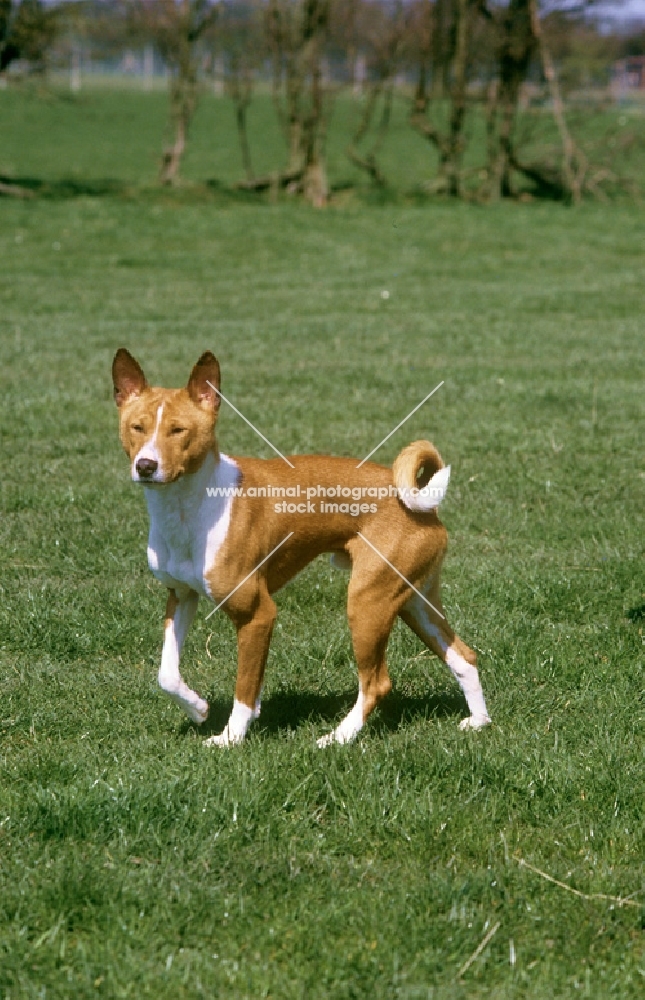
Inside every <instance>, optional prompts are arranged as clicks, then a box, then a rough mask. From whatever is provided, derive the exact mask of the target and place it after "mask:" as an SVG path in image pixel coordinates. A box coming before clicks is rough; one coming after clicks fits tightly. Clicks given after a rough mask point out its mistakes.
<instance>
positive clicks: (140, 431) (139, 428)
mask: <svg viewBox="0 0 645 1000" xmlns="http://www.w3.org/2000/svg"><path fill="white" fill-rule="evenodd" d="M132 430H133V431H136V432H137V434H143V427H142V426H141V424H132Z"/></svg>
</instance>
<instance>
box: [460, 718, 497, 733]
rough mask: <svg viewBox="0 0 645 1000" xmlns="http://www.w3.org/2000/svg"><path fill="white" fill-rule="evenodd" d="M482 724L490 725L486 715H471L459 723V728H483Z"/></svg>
mask: <svg viewBox="0 0 645 1000" xmlns="http://www.w3.org/2000/svg"><path fill="white" fill-rule="evenodd" d="M484 726H490V719H489V718H488V716H487V715H471V716H469V717H468V718H467V719H462V720H461V722H460V723H459V728H460V729H462V730H467V729H483V728H484Z"/></svg>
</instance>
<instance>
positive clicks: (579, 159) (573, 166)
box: [529, 0, 587, 205]
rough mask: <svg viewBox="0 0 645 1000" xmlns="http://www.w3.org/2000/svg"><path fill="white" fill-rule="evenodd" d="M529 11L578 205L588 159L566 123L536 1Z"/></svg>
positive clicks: (566, 174)
mask: <svg viewBox="0 0 645 1000" xmlns="http://www.w3.org/2000/svg"><path fill="white" fill-rule="evenodd" d="M529 10H530V14H531V25H532V28H533V34H534V36H535V39H536V41H537V45H538V49H539V52H540V58H541V60H542V71H543V73H544V78H545V80H546V82H547V85H548V87H549V93H550V94H551V103H552V106H553V117H554V118H555V122H556V125H557V128H558V132H559V133H560V141H561V142H562V173H563V178H564V183H565V186H566V188H567V190H568V193H569V196H570V197H571V200H572V201H573V203H574V205H577V204H578V203H579V202H580V198H581V195H582V184H583V181H584V176H585V172H586V167H587V163H586V158H585V156H584V154H583V153H582V152H581V150H580V149H579V148H578V147H577V146H576V144H575V142H574V141H573V139H572V137H571V133H570V132H569V128H568V126H567V121H566V117H565V114H564V102H563V100H562V94H561V92H560V84H559V83H558V77H557V73H556V71H555V66H554V64H553V60H552V58H551V53H550V51H549V49H548V46H547V44H546V42H545V40H544V35H543V33H542V24H541V22H540V15H539V12H538V8H537V2H536V0H529Z"/></svg>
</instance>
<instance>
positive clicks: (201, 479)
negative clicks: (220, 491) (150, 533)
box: [144, 445, 227, 523]
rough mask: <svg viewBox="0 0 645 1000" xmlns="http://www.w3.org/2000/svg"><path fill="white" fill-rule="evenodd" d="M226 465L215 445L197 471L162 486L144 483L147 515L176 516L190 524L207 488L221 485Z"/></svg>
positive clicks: (223, 457)
mask: <svg viewBox="0 0 645 1000" xmlns="http://www.w3.org/2000/svg"><path fill="white" fill-rule="evenodd" d="M226 466H227V462H226V459H225V456H220V454H219V452H218V450H217V446H216V445H215V446H214V447H213V448H211V449H209V450H208V452H207V453H206V455H205V456H204V460H203V462H202V464H201V465H200V467H199V469H198V470H197V472H192V473H185V474H184V475H183V476H181V477H180V478H179V479H177V480H176V481H175V482H174V483H167V484H165V485H163V486H152V485H151V486H144V490H145V495H146V503H147V505H148V513H149V514H150V517H151V518H152V517H158V516H159V515H161V516H163V515H164V514H165V515H174V516H177V515H179V517H180V518H181V520H182V521H185V522H187V523H190V520H191V517H192V516H193V515H194V513H195V511H196V510H197V509H198V508H199V507H200V506H201V504H202V503H203V501H204V499H205V498H206V497H207V496H208V492H207V491H208V488H209V487H211V486H218V485H220V483H219V480H220V478H221V477H222V476H221V474H222V472H224V470H225V468H226Z"/></svg>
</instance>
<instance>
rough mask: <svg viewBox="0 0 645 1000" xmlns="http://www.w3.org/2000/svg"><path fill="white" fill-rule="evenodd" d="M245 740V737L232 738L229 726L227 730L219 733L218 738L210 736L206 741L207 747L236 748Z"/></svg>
mask: <svg viewBox="0 0 645 1000" xmlns="http://www.w3.org/2000/svg"><path fill="white" fill-rule="evenodd" d="M243 739H244V737H243V736H239V735H238V736H235V735H233V736H231V734H230V733H229V729H228V726H227V727H226V729H225V730H224V731H223V732H222V733H219V735H218V736H209V738H208V739H207V740H204V746H205V747H234V746H235V745H236V744H237V743H241V742H242V740H243Z"/></svg>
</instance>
